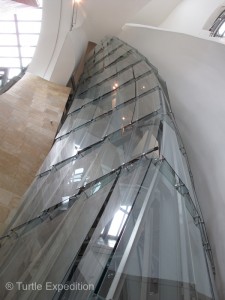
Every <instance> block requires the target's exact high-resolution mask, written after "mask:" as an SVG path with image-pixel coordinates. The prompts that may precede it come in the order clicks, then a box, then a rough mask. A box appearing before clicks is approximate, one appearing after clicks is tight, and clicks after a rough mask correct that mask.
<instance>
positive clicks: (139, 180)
mask: <svg viewBox="0 0 225 300" xmlns="http://www.w3.org/2000/svg"><path fill="white" fill-rule="evenodd" d="M167 95H168V93H167V90H166V85H165V82H163V80H162V79H161V78H160V76H159V75H158V71H157V69H156V68H155V67H154V66H152V65H151V64H150V63H149V62H148V61H147V60H146V59H145V58H144V57H143V56H142V55H141V54H139V53H138V52H137V51H136V50H135V49H133V48H131V47H130V46H129V45H127V44H125V43H123V42H122V41H121V40H119V39H117V38H106V39H104V40H103V41H102V42H101V44H100V45H98V46H96V48H95V49H94V50H93V51H92V52H91V53H90V54H89V57H88V59H87V61H86V64H85V70H84V73H83V75H82V77H81V80H80V83H79V86H78V88H77V91H76V94H75V97H74V100H73V102H72V105H71V107H70V109H69V111H68V115H67V118H66V120H65V122H64V124H63V125H62V127H61V129H60V130H59V132H58V134H57V136H56V139H55V143H54V145H53V147H52V149H51V151H50V153H49V155H48V156H47V157H46V159H45V161H44V163H43V165H42V166H41V168H40V170H39V172H38V175H37V177H36V178H35V180H34V182H33V184H32V185H31V186H30V188H29V189H28V191H27V192H26V194H25V195H24V199H23V203H22V205H21V207H20V208H19V210H18V212H17V214H16V216H15V217H14V219H13V220H12V222H11V224H10V226H9V228H8V230H7V231H6V233H5V235H4V236H3V237H2V239H1V248H0V253H1V258H0V261H1V273H0V277H1V299H79V300H80V299H129V300H136V299H152V300H156V299H157V300H171V299H173V300H181V299H185V300H188V299H190V300H193V299H199V300H208V299H216V294H215V289H214V280H213V259H212V255H211V249H210V247H209V243H208V239H207V234H206V231H205V227H204V222H203V219H202V215H201V211H200V208H199V205H198V202H197V199H196V196H195V191H194V187H193V184H192V176H191V175H190V174H191V173H190V170H189V165H188V161H187V158H186V153H185V150H184V147H183V145H182V142H181V139H180V137H179V134H178V132H177V129H176V125H175V122H174V119H173V115H172V113H171V109H170V103H169V100H168V96H167ZM7 282H11V283H13V284H14V287H15V288H14V289H12V290H10V291H9V289H8V290H7V288H5V285H6V284H7ZM32 284H33V289H32V286H31V285H32ZM35 284H36V289H35V286H34V285H35ZM38 284H39V290H38V289H37V285H38Z"/></svg>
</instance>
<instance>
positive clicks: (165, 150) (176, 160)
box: [161, 121, 195, 202]
mask: <svg viewBox="0 0 225 300" xmlns="http://www.w3.org/2000/svg"><path fill="white" fill-rule="evenodd" d="M161 154H162V155H163V156H164V157H165V158H166V160H167V161H168V163H169V164H170V166H171V167H172V168H173V169H174V171H175V172H176V174H177V175H178V176H179V177H180V179H181V180H182V182H183V183H184V184H185V185H186V187H187V189H188V190H189V193H190V196H191V198H192V201H194V202H195V196H194V192H193V188H192V184H191V179H190V175H189V172H188V169H187V165H186V162H185V159H184V157H183V154H182V153H181V151H180V146H179V144H178V141H177V137H176V133H175V132H174V130H173V129H172V128H171V127H170V126H169V125H168V124H167V122H166V121H163V138H162V148H161Z"/></svg>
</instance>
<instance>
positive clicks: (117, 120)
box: [107, 102, 135, 134]
mask: <svg viewBox="0 0 225 300" xmlns="http://www.w3.org/2000/svg"><path fill="white" fill-rule="evenodd" d="M134 107H135V102H132V103H129V104H126V105H124V106H121V107H120V108H119V109H115V110H114V111H113V114H112V118H111V121H110V123H109V127H108V130H107V134H110V133H112V132H114V131H116V130H118V129H120V128H123V127H124V126H126V125H128V124H130V123H131V120H132V117H133V114H134Z"/></svg>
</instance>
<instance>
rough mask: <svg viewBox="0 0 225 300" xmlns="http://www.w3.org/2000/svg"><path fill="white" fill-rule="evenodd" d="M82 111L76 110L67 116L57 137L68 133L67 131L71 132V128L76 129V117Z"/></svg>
mask: <svg viewBox="0 0 225 300" xmlns="http://www.w3.org/2000/svg"><path fill="white" fill-rule="evenodd" d="M79 112H80V111H77V112H74V113H72V114H70V115H68V116H67V118H66V120H65V122H64V123H63V125H62V127H61V129H60V131H59V133H58V134H57V136H56V137H57V138H58V137H60V136H62V135H64V134H66V133H67V132H69V131H70V130H71V129H74V126H73V125H74V123H75V121H76V118H77V116H78V114H79Z"/></svg>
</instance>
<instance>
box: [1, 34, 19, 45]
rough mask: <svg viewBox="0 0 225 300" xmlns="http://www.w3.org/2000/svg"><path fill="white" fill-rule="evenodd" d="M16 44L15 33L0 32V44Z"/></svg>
mask: <svg viewBox="0 0 225 300" xmlns="http://www.w3.org/2000/svg"><path fill="white" fill-rule="evenodd" d="M3 45H5V46H17V38H16V35H15V34H10V35H7V34H0V46H3Z"/></svg>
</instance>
